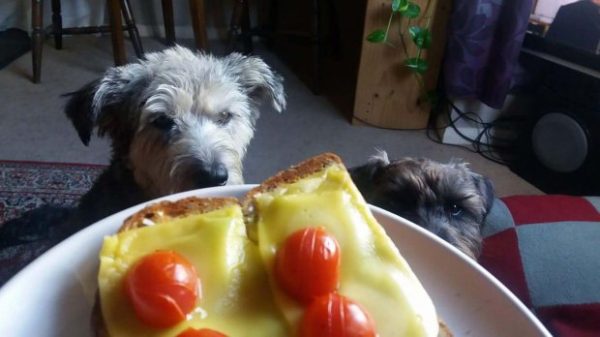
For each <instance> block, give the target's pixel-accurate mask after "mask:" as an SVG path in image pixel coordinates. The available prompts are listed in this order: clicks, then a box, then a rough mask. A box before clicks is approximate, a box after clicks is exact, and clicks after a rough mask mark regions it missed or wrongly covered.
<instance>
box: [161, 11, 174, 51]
mask: <svg viewBox="0 0 600 337" xmlns="http://www.w3.org/2000/svg"><path fill="white" fill-rule="evenodd" d="M162 12H163V21H164V25H165V40H166V41H167V45H169V46H172V45H174V44H175V41H176V40H175V21H174V15H173V0H162Z"/></svg>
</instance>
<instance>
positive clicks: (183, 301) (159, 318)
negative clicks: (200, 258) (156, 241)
mask: <svg viewBox="0 0 600 337" xmlns="http://www.w3.org/2000/svg"><path fill="white" fill-rule="evenodd" d="M125 293H126V295H127V297H128V298H129V301H130V302H131V304H132V305H133V309H134V311H135V314H136V316H137V317H138V319H139V320H140V321H142V322H143V323H144V324H146V325H148V326H151V327H154V328H168V327H170V326H173V325H175V324H177V323H179V322H181V321H183V320H184V319H185V315H187V314H188V313H190V312H191V311H192V310H193V309H194V308H195V306H196V302H197V301H198V300H199V297H201V291H200V279H199V278H198V276H197V275H196V270H195V269H194V266H193V265H192V264H191V263H190V262H189V261H188V260H187V259H186V258H184V257H183V256H181V255H179V254H178V253H176V252H173V251H165V250H162V251H156V252H154V253H152V254H149V255H146V256H144V257H143V258H141V259H140V260H139V261H138V262H136V263H135V264H134V265H133V267H132V268H131V269H130V270H129V272H128V273H127V275H126V276H125Z"/></svg>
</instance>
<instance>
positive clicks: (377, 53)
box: [354, 0, 452, 129]
mask: <svg viewBox="0 0 600 337" xmlns="http://www.w3.org/2000/svg"><path fill="white" fill-rule="evenodd" d="M414 2H415V3H417V4H418V5H419V6H421V8H422V9H423V10H425V7H426V5H427V3H428V1H427V0H414ZM430 6H432V8H431V11H430V13H431V14H430V16H431V30H432V34H433V45H432V48H431V49H429V50H427V51H424V53H423V57H424V58H425V59H426V60H427V61H428V62H429V65H430V68H429V69H430V70H429V71H428V73H427V74H426V75H425V78H424V79H425V84H426V87H427V88H428V89H433V88H435V86H436V83H437V79H438V74H439V71H440V68H441V60H442V57H443V53H444V47H445V44H446V43H445V42H446V37H445V36H446V34H445V32H446V25H447V22H448V17H449V14H450V11H451V8H452V4H451V1H448V0H431V3H430ZM390 11H391V1H389V0H368V1H367V6H366V14H365V22H364V31H363V41H364V42H363V44H362V51H361V58H360V66H359V72H358V81H357V85H356V98H355V101H354V117H355V118H354V120H362V121H364V122H365V123H368V124H371V125H376V126H380V127H386V128H398V129H420V128H424V127H425V126H426V125H427V121H428V119H429V112H430V106H429V105H428V104H426V103H425V104H423V103H420V102H419V97H420V96H421V93H422V91H421V88H420V86H419V83H418V81H417V79H416V77H415V76H414V75H413V74H411V73H410V72H409V70H408V69H406V68H405V67H404V66H403V65H402V62H403V61H404V59H405V54H404V52H403V51H402V49H401V48H402V47H400V46H401V39H400V37H399V34H398V32H399V31H403V32H407V31H408V28H407V27H408V26H409V24H410V25H415V24H418V25H420V26H423V25H425V24H426V20H427V18H425V17H424V15H421V16H420V17H419V19H417V20H413V21H411V22H410V23H409V21H408V20H407V19H405V18H402V19H401V20H398V18H399V17H398V15H397V14H396V17H395V18H394V21H393V23H392V26H391V28H390V34H389V40H390V42H391V43H393V44H395V45H397V46H399V47H398V48H393V47H390V46H386V45H382V44H375V43H370V42H367V41H366V37H367V36H368V35H369V34H370V33H371V32H372V31H373V30H375V29H378V28H385V27H386V26H387V24H388V20H389V15H390ZM404 40H405V42H406V46H407V50H408V54H409V56H410V57H415V56H416V54H417V50H416V47H415V46H414V44H413V43H412V41H411V40H410V37H405V38H404Z"/></svg>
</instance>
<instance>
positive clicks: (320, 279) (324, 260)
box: [275, 228, 340, 304]
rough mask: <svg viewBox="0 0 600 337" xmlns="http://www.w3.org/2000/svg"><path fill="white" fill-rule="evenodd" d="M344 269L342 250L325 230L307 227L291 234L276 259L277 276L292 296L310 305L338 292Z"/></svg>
mask: <svg viewBox="0 0 600 337" xmlns="http://www.w3.org/2000/svg"><path fill="white" fill-rule="evenodd" d="M339 269H340V247H339V245H338V243H337V241H336V240H335V238H334V237H332V236H331V235H329V234H327V233H326V232H325V231H324V230H323V229H321V228H305V229H302V230H299V231H297V232H295V233H293V234H292V235H290V236H289V237H288V238H287V239H286V240H285V242H284V244H283V246H282V247H281V248H280V249H279V250H278V251H277V254H276V256H275V277H276V279H277V283H278V284H279V286H280V287H281V288H282V289H283V290H284V291H285V292H286V293H287V294H288V295H289V296H291V297H293V298H294V299H296V300H298V301H299V302H301V303H304V304H308V303H310V301H311V300H313V299H314V298H316V297H318V296H321V295H325V294H328V293H330V292H332V291H335V290H336V288H337V286H338V279H339Z"/></svg>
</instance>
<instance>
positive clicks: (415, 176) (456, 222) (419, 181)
mask: <svg viewBox="0 0 600 337" xmlns="http://www.w3.org/2000/svg"><path fill="white" fill-rule="evenodd" d="M350 173H351V175H352V179H353V180H354V182H355V184H356V186H357V187H358V189H359V190H360V191H361V193H362V194H363V196H364V197H365V199H366V200H367V201H368V202H369V203H371V204H374V205H377V206H379V207H381V208H383V209H386V210H388V211H390V212H392V213H395V214H398V215H400V216H402V217H404V218H406V219H408V220H410V221H412V222H414V223H416V224H418V225H420V226H422V227H424V228H425V229H427V230H429V231H431V232H432V233H434V234H436V235H438V236H439V237H441V238H442V239H444V240H446V241H447V242H449V243H450V244H452V245H454V246H455V247H457V248H458V249H459V250H461V251H462V252H464V253H465V254H467V255H469V256H471V257H472V258H477V257H478V255H479V253H480V249H481V241H482V238H481V226H482V224H483V220H484V218H485V216H486V215H487V213H488V212H489V210H490V208H491V206H492V203H493V201H494V190H493V187H492V184H491V182H490V180H489V179H487V178H485V177H483V176H481V175H479V174H476V173H474V172H472V171H471V170H470V169H469V168H468V167H467V164H466V163H463V162H451V163H448V164H442V163H438V162H435V161H432V160H429V159H413V158H404V159H399V160H394V161H390V160H389V159H388V156H387V153H386V152H383V151H381V152H379V153H378V154H377V155H376V156H374V157H372V158H371V159H370V160H369V161H368V162H367V164H365V165H362V166H359V167H356V168H353V169H351V170H350Z"/></svg>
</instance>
